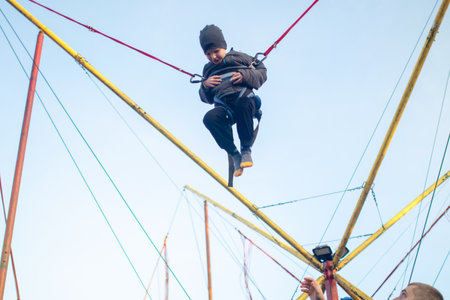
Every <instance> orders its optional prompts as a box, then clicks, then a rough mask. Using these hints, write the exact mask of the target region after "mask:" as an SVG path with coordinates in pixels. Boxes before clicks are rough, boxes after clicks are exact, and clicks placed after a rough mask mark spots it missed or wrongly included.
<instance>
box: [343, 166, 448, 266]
mask: <svg viewBox="0 0 450 300" xmlns="http://www.w3.org/2000/svg"><path fill="white" fill-rule="evenodd" d="M449 177H450V171H447V173H445V174H444V175H443V176H442V177H441V178H439V180H438V181H437V182H435V183H433V184H432V185H431V186H430V187H429V188H427V189H426V190H425V192H423V193H422V194H421V195H419V196H418V197H417V198H416V199H414V200H413V201H412V202H411V203H410V204H408V205H407V206H406V207H405V208H404V209H402V210H401V211H400V212H399V213H398V214H396V215H395V216H394V217H393V218H392V219H390V220H389V221H388V222H386V224H384V225H383V226H382V227H381V228H380V229H378V230H377V231H376V232H375V233H374V234H372V235H371V236H370V237H369V238H368V239H367V240H365V241H364V242H363V243H362V244H361V245H359V246H358V248H356V249H355V250H353V251H352V252H351V253H349V254H348V255H347V256H346V257H345V258H344V259H342V260H341V261H340V262H339V265H338V266H337V267H336V270H340V269H342V268H343V267H344V266H345V265H346V264H348V263H349V262H350V261H351V260H352V259H354V258H355V257H356V256H357V255H358V254H359V253H361V252H362V251H363V250H364V249H365V248H367V247H368V246H369V245H370V244H372V243H373V242H374V241H375V240H376V239H377V238H378V237H379V236H380V235H381V234H383V233H384V232H385V231H386V230H388V229H389V228H390V227H391V226H392V225H394V224H395V223H396V222H397V221H398V220H400V219H401V218H402V217H403V216H404V215H406V214H407V213H408V212H409V211H410V210H411V209H413V208H414V207H415V206H416V205H417V204H419V203H420V202H421V201H422V200H423V199H425V197H426V196H428V195H429V194H430V193H432V192H433V191H434V189H436V188H437V187H438V186H440V185H441V184H442V183H444V181H446V180H447V179H448V178H449Z"/></svg>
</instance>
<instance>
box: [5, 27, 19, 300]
mask: <svg viewBox="0 0 450 300" xmlns="http://www.w3.org/2000/svg"><path fill="white" fill-rule="evenodd" d="M0 27H1V25H0ZM2 31H3V28H2ZM3 33H4V32H3ZM0 194H1V196H2V205H3V215H4V216H5V223H6V220H7V218H6V208H5V200H4V199H3V188H2V177H1V176H0ZM10 255H11V267H12V269H13V274H14V282H15V285H16V293H17V299H20V293H19V282H18V280H17V273H16V264H15V263H14V257H13V251H12V249H11V252H10Z"/></svg>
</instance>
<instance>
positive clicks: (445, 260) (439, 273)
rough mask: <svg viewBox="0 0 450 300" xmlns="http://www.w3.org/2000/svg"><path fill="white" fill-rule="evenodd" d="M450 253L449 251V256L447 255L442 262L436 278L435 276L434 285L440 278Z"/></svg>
mask: <svg viewBox="0 0 450 300" xmlns="http://www.w3.org/2000/svg"><path fill="white" fill-rule="evenodd" d="M449 254H450V251H447V256H445V259H444V262H443V263H442V266H441V268H440V269H439V272H438V273H437V275H436V278H435V279H434V281H433V286H434V284H435V283H436V281H437V279H438V278H439V275H441V272H442V269H443V268H444V265H445V263H446V262H447V258H448V255H449Z"/></svg>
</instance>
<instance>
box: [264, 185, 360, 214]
mask: <svg viewBox="0 0 450 300" xmlns="http://www.w3.org/2000/svg"><path fill="white" fill-rule="evenodd" d="M362 188H364V184H362V185H361V186H359V187H355V188H351V189H346V190H343V191H337V192H331V193H326V194H321V195H316V196H309V197H305V198H300V199H296V200H291V201H286V202H280V203H275V204H269V205H264V206H260V207H259V209H262V208H269V207H274V206H281V205H286V204H292V203H295V202H300V201H305V200H311V199H315V198H321V197H325V196H330V195H334V194H341V193H345V192H353V191H356V190H360V189H362Z"/></svg>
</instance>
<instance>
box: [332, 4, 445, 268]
mask: <svg viewBox="0 0 450 300" xmlns="http://www.w3.org/2000/svg"><path fill="white" fill-rule="evenodd" d="M449 1H450V0H443V1H442V4H441V7H440V8H439V11H438V13H437V15H436V17H435V19H434V24H433V26H432V27H431V29H430V32H429V33H428V37H427V40H426V41H425V44H424V45H423V48H422V52H421V53H420V56H419V59H418V60H417V63H416V65H415V67H414V70H413V73H412V74H411V77H410V79H409V82H408V85H407V86H406V89H405V91H404V93H403V96H402V99H401V100H400V104H399V105H398V107H397V111H396V112H395V115H394V118H393V119H392V122H391V125H390V126H389V129H388V132H387V133H386V136H385V138H384V141H383V144H382V145H381V148H380V151H379V152H378V155H377V158H376V159H375V163H374V165H373V167H372V170H371V171H370V174H369V177H368V178H367V180H366V185H365V186H364V188H363V191H362V192H361V195H360V197H359V200H358V202H357V204H356V207H355V210H354V211H353V214H352V216H351V218H350V222H349V224H348V225H347V228H346V230H345V232H344V235H343V237H342V240H341V243H340V244H339V246H338V248H337V250H336V254H335V255H334V259H333V263H334V265H335V266H337V262H338V261H339V260H340V259H341V257H342V256H343V254H344V249H345V246H346V245H347V242H348V239H349V238H350V235H351V233H352V231H353V228H354V227H355V224H356V221H357V220H358V217H359V214H360V213H361V209H362V207H363V205H364V202H365V201H366V198H367V194H368V193H369V190H370V189H371V187H372V185H373V181H374V180H375V176H376V175H377V172H378V170H379V168H380V166H381V163H382V161H383V159H384V156H385V155H386V151H387V149H388V147H389V144H390V142H391V140H392V137H393V136H394V133H395V130H396V129H397V126H398V123H399V122H400V118H401V117H402V114H403V111H404V110H405V107H406V104H407V103H408V100H409V97H410V96H411V93H412V90H413V88H414V85H415V83H416V81H417V78H418V77H419V74H420V71H421V70H422V67H423V65H424V63H425V59H426V58H427V56H428V53H429V52H430V48H431V45H432V44H433V42H434V39H435V37H436V34H437V32H438V30H439V26H440V25H441V22H442V19H443V18H444V15H445V12H446V11H447V7H448V4H449Z"/></svg>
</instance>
